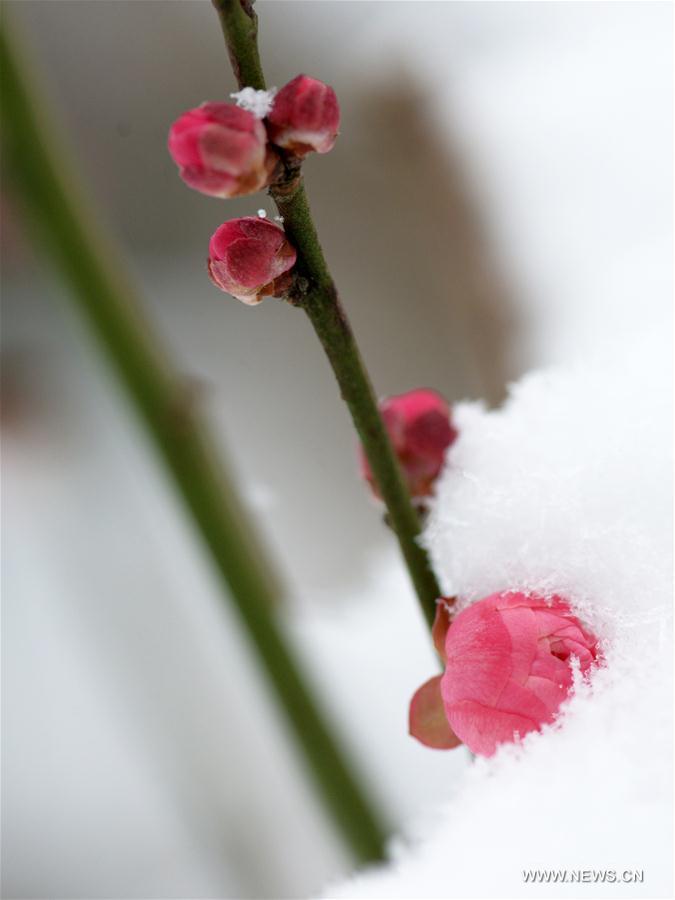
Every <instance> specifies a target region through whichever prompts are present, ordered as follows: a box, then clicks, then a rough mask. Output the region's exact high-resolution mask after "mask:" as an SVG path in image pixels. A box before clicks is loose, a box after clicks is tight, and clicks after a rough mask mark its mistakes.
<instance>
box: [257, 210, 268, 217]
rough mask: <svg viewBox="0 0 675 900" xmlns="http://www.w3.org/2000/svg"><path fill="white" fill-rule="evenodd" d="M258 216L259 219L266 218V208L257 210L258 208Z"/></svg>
mask: <svg viewBox="0 0 675 900" xmlns="http://www.w3.org/2000/svg"><path fill="white" fill-rule="evenodd" d="M258 218H259V219H266V218H267V210H266V209H259V210H258Z"/></svg>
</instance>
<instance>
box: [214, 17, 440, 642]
mask: <svg viewBox="0 0 675 900" xmlns="http://www.w3.org/2000/svg"><path fill="white" fill-rule="evenodd" d="M213 4H214V6H215V8H216V10H217V12H218V14H219V16H220V21H221V24H222V27H223V32H224V34H225V40H226V43H227V47H228V51H229V53H230V58H231V59H232V65H233V69H234V74H235V76H236V78H237V81H238V83H239V87H240V88H242V87H246V86H250V87H254V88H256V90H262V89H264V88H265V79H264V76H263V73H262V70H261V67H260V59H259V56H258V46H257V35H258V22H257V17H256V15H255V13H254V12H253V9H252V7H251V5H250V4H249V3H248V2H246V0H213ZM270 194H271V195H272V197H273V199H274V201H275V203H276V205H277V208H278V210H279V213H280V214H281V215H282V216H283V219H284V229H285V231H286V233H287V234H288V236H289V238H290V240H291V242H292V243H293V244H294V246H295V248H296V250H297V251H298V259H297V263H296V266H295V270H296V273H297V275H298V276H299V277H298V278H297V279H296V282H297V283H300V284H302V285H303V290H302V296H301V298H299V299H298V302H299V303H300V305H302V307H303V308H304V310H305V312H306V313H307V315H308V316H309V318H310V321H311V323H312V325H313V326H314V330H315V331H316V333H317V336H318V338H319V340H320V341H321V344H322V345H323V348H324V351H325V353H326V355H327V356H328V359H329V361H330V364H331V366H332V368H333V372H334V373H335V377H336V379H337V381H338V384H339V386H340V391H341V394H342V398H343V400H344V401H345V403H346V404H347V406H348V408H349V412H350V413H351V416H352V420H353V422H354V426H355V427H356V431H357V432H358V435H359V438H360V440H361V443H362V444H363V448H364V450H365V453H366V456H367V457H368V462H369V463H370V467H371V470H372V472H373V475H374V477H375V479H376V481H377V484H378V487H379V489H380V494H381V496H382V499H383V500H384V502H385V505H386V507H387V511H388V513H389V522H390V524H391V527H392V529H393V530H394V532H395V534H396V537H397V539H398V543H399V546H400V548H401V552H402V554H403V558H404V560H405V563H406V566H407V568H408V572H409V574H410V578H411V580H412V583H413V586H414V588H415V591H416V593H417V597H418V599H419V602H420V605H421V607H422V612H423V613H424V616H425V618H426V620H427V622H428V623H429V625H430V626H431V625H432V624H433V620H434V616H435V614H436V600H437V599H438V598H439V597H440V596H441V589H440V587H439V584H438V581H437V580H436V576H435V575H434V572H433V569H432V568H431V564H430V562H429V557H428V555H427V553H426V551H425V550H424V549H423V548H422V547H421V546H420V544H419V536H420V532H421V523H420V519H419V516H418V514H417V512H416V511H415V508H414V507H413V504H412V502H411V499H410V495H409V493H408V490H407V488H406V485H405V481H404V479H403V475H402V473H401V468H400V466H399V464H398V460H397V459H396V456H395V454H394V451H393V449H392V446H391V442H390V441H389V437H388V435H387V432H386V429H385V427H384V423H383V422H382V417H381V416H380V413H379V410H378V407H377V400H376V397H375V393H374V391H373V387H372V385H371V382H370V379H369V377H368V372H367V371H366V368H365V365H364V363H363V360H362V358H361V354H360V352H359V348H358V345H357V343H356V340H355V338H354V335H353V333H352V330H351V327H350V325H349V321H348V319H347V316H346V314H345V311H344V309H343V307H342V304H341V303H340V298H339V296H338V293H337V290H336V287H335V284H334V282H333V279H332V278H331V275H330V272H329V270H328V265H327V263H326V259H325V257H324V254H323V250H322V248H321V244H320V243H319V238H318V235H317V233H316V227H315V225H314V221H313V219H312V214H311V211H310V208H309V203H308V201H307V195H306V193H305V189H304V186H303V183H302V177H301V176H300V174H299V172H298V170H297V168H296V167H294V166H287V172H286V178H285V179H284V180H283V181H282V182H279V183H278V184H276V185H273V186H272V187H271V188H270Z"/></svg>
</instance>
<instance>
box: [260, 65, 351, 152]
mask: <svg viewBox="0 0 675 900" xmlns="http://www.w3.org/2000/svg"><path fill="white" fill-rule="evenodd" d="M339 127H340V107H339V105H338V101H337V97H336V96H335V91H334V90H333V88H332V87H329V86H328V85H327V84H324V83H323V81H317V79H316V78H310V77H309V76H308V75H298V76H297V77H296V78H294V79H293V80H292V81H289V82H288V84H287V85H285V86H284V87H282V88H281V90H280V91H279V93H278V94H277V95H276V97H275V98H274V105H273V106H272V110H271V112H270V113H269V115H268V117H267V130H268V133H269V136H270V140H271V141H272V143H273V144H276V145H277V146H279V147H284V148H285V149H286V150H290V151H291V152H292V153H294V154H295V155H296V156H305V155H306V154H307V153H310V152H311V151H312V150H315V151H316V152H317V153H328V151H329V150H332V149H333V145H334V144H335V139H336V138H337V133H338V128H339Z"/></svg>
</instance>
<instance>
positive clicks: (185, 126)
mask: <svg viewBox="0 0 675 900" xmlns="http://www.w3.org/2000/svg"><path fill="white" fill-rule="evenodd" d="M169 153H170V154H171V156H172V158H173V160H174V162H175V163H176V165H177V166H178V167H179V169H180V176H181V178H182V179H183V181H184V182H185V183H186V184H187V185H188V186H189V187H191V188H194V189H195V190H197V191H201V192H202V194H209V195H210V196H212V197H239V196H241V195H243V194H252V193H254V192H255V191H259V190H261V189H262V188H264V187H265V186H266V185H267V184H268V183H269V181H270V177H271V174H272V172H273V170H274V168H275V166H276V164H277V162H278V157H277V154H276V153H275V152H274V151H273V150H272V149H271V148H270V147H269V145H268V143H267V133H266V131H265V126H264V125H263V123H262V122H261V121H260V119H257V118H256V117H255V116H254V115H253V114H252V113H250V112H249V111H248V110H245V109H240V108H239V107H238V106H235V105H234V104H232V103H202V105H201V106H198V107H197V108H196V109H190V110H188V111H187V112H185V113H183V115H182V116H181V117H180V118H179V119H177V120H176V121H175V122H174V123H173V125H172V126H171V130H170V131H169Z"/></svg>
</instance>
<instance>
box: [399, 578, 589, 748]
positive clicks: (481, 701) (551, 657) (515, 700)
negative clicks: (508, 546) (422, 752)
mask: <svg viewBox="0 0 675 900" xmlns="http://www.w3.org/2000/svg"><path fill="white" fill-rule="evenodd" d="M443 649H444V654H445V672H444V674H443V675H442V677H441V678H440V681H439V694H438V697H437V700H440V701H441V702H442V707H443V710H444V712H445V718H446V720H447V724H448V726H449V731H450V733H451V734H454V735H456V737H457V738H458V739H459V740H460V741H463V742H464V743H465V744H466V745H467V747H468V748H469V750H471V751H473V752H474V753H477V754H480V755H481V756H492V754H493V753H494V752H495V750H496V749H497V747H498V746H499V744H504V743H511V742H513V741H515V740H517V739H518V738H522V737H523V736H524V735H525V734H527V733H528V732H530V731H538V730H540V728H541V726H542V725H544V724H547V723H550V722H552V721H553V720H554V719H555V717H556V714H557V712H558V710H559V708H560V705H561V703H562V702H563V701H564V700H565V699H566V698H567V697H568V696H569V694H570V692H571V690H572V685H573V660H576V665H577V666H578V670H579V672H580V673H581V674H582V675H584V674H585V673H587V672H588V670H589V669H590V668H591V667H592V666H593V665H594V664H595V663H596V662H597V660H598V658H599V654H600V651H599V647H598V641H597V638H596V637H595V636H594V635H593V634H592V633H591V632H590V631H588V630H587V629H586V628H584V626H583V625H582V624H581V622H580V621H579V619H578V618H577V617H576V616H575V615H574V614H573V612H572V610H571V609H570V606H569V604H568V603H567V602H566V601H565V600H564V599H562V598H561V597H557V596H554V597H552V598H551V599H550V600H546V599H544V598H543V597H539V596H537V595H536V594H526V593H521V592H519V591H502V592H500V593H498V594H492V595H491V596H489V597H486V598H485V599H483V600H479V601H477V602H476V603H473V604H472V605H471V606H469V607H467V608H466V609H465V610H463V611H462V612H461V613H459V614H458V615H457V617H456V618H455V619H454V620H453V621H452V623H451V624H450V625H449V628H448V629H447V634H446V637H445V643H444V647H443ZM425 688H426V685H423V686H422V688H420V689H419V691H418V694H419V693H420V692H422V691H424V690H425ZM427 693H428V688H427ZM416 697H417V694H416V695H415V697H413V704H414V703H415V700H416ZM419 702H420V701H419V700H418V701H417V703H418V705H419ZM427 705H428V706H429V705H430V703H428V704H427ZM411 708H412V704H411ZM427 718H429V714H428V713H427ZM418 721H420V722H421V720H418ZM415 724H416V723H415ZM423 726H424V722H421V724H420V727H419V728H418V731H417V733H416V732H415V731H414V730H413V728H411V731H412V733H413V734H414V736H415V737H417V738H418V739H419V740H421V741H422V742H423V743H426V744H428V745H429V746H439V745H438V742H437V739H436V737H435V735H436V732H435V731H431V732H430V739H426V735H425V732H424V727H423ZM434 741H436V742H435V743H434Z"/></svg>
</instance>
